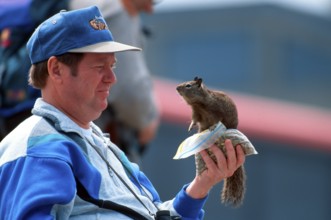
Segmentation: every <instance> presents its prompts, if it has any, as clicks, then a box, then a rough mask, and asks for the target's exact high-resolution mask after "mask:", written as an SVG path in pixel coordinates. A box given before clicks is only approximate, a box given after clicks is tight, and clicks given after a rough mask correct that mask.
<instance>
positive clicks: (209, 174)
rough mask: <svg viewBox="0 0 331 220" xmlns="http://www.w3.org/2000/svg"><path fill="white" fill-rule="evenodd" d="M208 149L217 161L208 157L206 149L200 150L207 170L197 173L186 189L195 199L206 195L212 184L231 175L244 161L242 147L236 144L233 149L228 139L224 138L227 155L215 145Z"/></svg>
mask: <svg viewBox="0 0 331 220" xmlns="http://www.w3.org/2000/svg"><path fill="white" fill-rule="evenodd" d="M209 149H210V150H211V151H212V152H213V153H214V155H215V157H216V159H217V162H216V163H215V162H214V161H213V160H212V159H211V158H210V157H209V155H208V153H207V152H206V150H203V151H201V152H200V154H201V157H202V158H203V160H204V162H205V163H206V167H207V170H205V171H204V172H202V173H201V175H197V176H196V177H195V178H194V180H193V181H192V182H191V184H190V185H189V186H188V187H187V189H186V192H187V194H188V195H190V196H191V197H192V198H195V199H201V198H204V197H206V196H207V194H208V192H209V191H210V189H211V188H212V187H213V186H214V185H216V184H217V183H219V182H221V181H222V180H223V179H225V178H228V177H230V176H232V175H233V173H234V172H235V171H236V170H237V169H238V168H239V167H240V166H241V165H243V163H244V162H245V153H244V151H243V149H242V147H241V146H240V145H237V146H236V150H234V147H233V146H232V143H231V141H230V140H225V149H226V152H227V157H225V155H224V154H223V152H222V151H221V150H220V149H219V148H218V147H217V146H216V145H213V146H212V147H210V148H209Z"/></svg>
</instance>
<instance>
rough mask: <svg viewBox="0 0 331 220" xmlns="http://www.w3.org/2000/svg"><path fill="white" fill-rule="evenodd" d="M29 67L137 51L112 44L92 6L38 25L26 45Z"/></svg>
mask: <svg viewBox="0 0 331 220" xmlns="http://www.w3.org/2000/svg"><path fill="white" fill-rule="evenodd" d="M27 49H28V52H29V57H30V60H31V63H32V64H35V63H38V62H41V61H45V60H48V58H50V57H51V56H57V55H61V54H65V53H68V52H71V53H115V52H120V51H128V50H136V51H137V50H141V49H140V48H137V47H133V46H130V45H126V44H122V43H118V42H115V41H114V39H113V36H112V34H111V32H110V30H109V29H108V26H107V24H106V22H105V19H104V18H103V17H102V15H101V12H100V10H99V9H98V8H97V7H96V6H91V7H88V8H83V9H78V10H73V11H64V10H63V11H61V12H59V13H57V14H55V15H54V16H52V17H50V18H49V19H47V20H46V21H44V22H43V23H41V24H40V25H39V26H38V27H37V28H36V30H35V31H34V32H33V34H32V36H31V37H30V39H29V41H28V43H27Z"/></svg>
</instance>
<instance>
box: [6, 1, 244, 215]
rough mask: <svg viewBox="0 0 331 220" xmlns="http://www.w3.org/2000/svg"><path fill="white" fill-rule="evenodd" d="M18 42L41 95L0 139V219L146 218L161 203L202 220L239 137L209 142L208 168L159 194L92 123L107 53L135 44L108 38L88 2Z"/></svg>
mask: <svg viewBox="0 0 331 220" xmlns="http://www.w3.org/2000/svg"><path fill="white" fill-rule="evenodd" d="M27 48H28V51H29V56H30V59H31V63H32V67H31V69H30V83H31V84H32V85H33V86H34V87H36V88H39V89H41V94H42V98H40V99H38V100H37V101H36V103H35V106H34V108H33V110H32V113H33V116H31V117H30V118H28V119H26V120H25V121H24V122H22V123H21V124H20V125H19V126H18V127H17V128H16V129H14V130H13V131H12V132H11V133H10V134H9V135H8V136H7V137H6V138H5V139H4V140H3V141H2V142H1V144H0V186H1V187H0V191H1V192H0V219H69V218H70V219H84V220H85V219H154V217H155V215H156V214H163V213H164V212H162V211H160V210H169V211H170V213H171V215H172V216H181V218H182V219H202V218H203V215H204V211H203V209H202V207H203V204H204V202H205V201H206V199H207V196H208V192H209V190H210V189H211V188H212V187H213V186H214V185H215V184H217V183H219V182H220V181H221V180H223V179H224V178H226V177H229V176H231V175H232V174H233V172H234V171H235V170H236V169H237V168H238V167H239V166H241V165H242V164H243V163H244V159H245V157H244V153H243V151H242V149H241V147H240V146H237V147H236V151H235V150H234V148H233V146H232V145H231V142H230V141H227V142H226V149H227V154H228V155H227V159H226V158H225V156H224V154H223V153H222V152H221V151H220V150H219V149H218V148H217V147H215V146H212V147H211V150H212V151H213V152H214V154H215V156H216V158H217V163H214V162H213V160H212V159H211V158H210V157H209V156H208V154H207V153H206V152H205V151H202V152H200V153H201V156H202V158H203V159H204V161H205V162H206V166H207V168H208V170H206V171H205V172H203V173H202V174H201V175H200V176H196V177H195V178H194V179H193V181H192V182H191V183H189V184H187V185H184V187H183V188H182V189H181V190H180V191H179V192H178V193H177V195H176V196H175V197H174V198H173V199H172V200H169V201H166V202H161V200H160V198H159V196H158V193H157V191H156V190H155V188H154V187H153V185H152V184H151V182H150V181H149V180H148V178H147V177H146V176H145V175H144V174H143V173H142V172H141V171H140V170H139V167H138V166H137V165H135V164H133V163H130V162H129V161H128V160H127V157H126V156H125V154H124V153H123V152H122V151H120V150H119V149H118V148H117V147H116V146H115V145H114V144H112V143H111V142H110V141H109V138H108V137H107V136H105V135H104V134H102V132H101V130H100V129H99V128H98V127H97V126H96V125H95V124H94V123H93V122H92V121H93V120H95V119H96V118H98V117H99V116H100V114H101V112H102V111H103V110H104V109H105V108H106V107H107V97H108V94H109V89H110V87H111V86H112V85H113V84H114V83H115V82H116V77H115V74H114V71H113V70H114V68H115V65H116V58H115V54H114V53H115V52H120V51H126V50H139V49H138V48H135V47H132V46H129V45H125V44H120V43H117V42H115V41H113V38H112V35H111V33H110V31H109V30H108V29H107V25H106V24H105V21H104V19H103V17H102V16H101V14H100V11H99V10H98V8H97V7H95V6H93V7H89V8H84V9H80V10H76V11H69V12H64V11H63V12H60V13H58V14H56V15H54V16H53V17H51V18H49V19H48V20H46V21H45V22H43V23H42V24H41V25H40V26H39V27H38V28H37V29H36V30H35V32H34V33H33V35H32V36H31V38H30V39H29V41H28V44H27ZM166 214H167V212H166ZM169 218H170V217H169ZM156 219H157V218H156Z"/></svg>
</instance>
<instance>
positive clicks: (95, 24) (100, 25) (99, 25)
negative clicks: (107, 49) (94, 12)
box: [90, 17, 108, 30]
mask: <svg viewBox="0 0 331 220" xmlns="http://www.w3.org/2000/svg"><path fill="white" fill-rule="evenodd" d="M90 25H91V26H92V28H93V29H95V30H106V29H108V27H107V25H106V24H105V22H104V21H103V20H102V19H100V18H97V17H96V18H94V19H92V20H90Z"/></svg>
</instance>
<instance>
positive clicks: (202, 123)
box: [176, 77, 246, 207]
mask: <svg viewBox="0 0 331 220" xmlns="http://www.w3.org/2000/svg"><path fill="white" fill-rule="evenodd" d="M176 89H177V91H178V93H179V94H180V95H181V96H182V97H183V98H184V100H185V101H186V102H187V104H189V105H190V106H191V108H192V122H191V125H190V127H189V130H191V129H192V127H193V126H198V132H201V131H204V130H206V129H210V128H212V126H213V125H215V124H217V123H218V122H219V121H221V122H222V123H223V124H224V126H225V127H226V128H227V129H230V128H233V129H236V128H237V126H238V112H237V108H236V105H235V103H234V102H233V100H232V99H231V98H230V97H229V96H228V95H227V94H225V93H224V92H222V91H214V90H209V89H208V88H207V87H206V86H205V85H204V84H203V83H202V79H201V78H198V77H195V78H194V80H193V81H188V82H184V83H181V84H179V85H178V86H177V88H176ZM216 145H217V146H219V147H220V149H222V151H223V152H224V154H225V155H226V152H225V148H224V141H222V140H221V138H220V140H219V141H217V142H216ZM209 154H210V155H211V157H212V158H213V159H214V160H216V159H215V156H214V155H212V153H211V152H209ZM195 160H196V165H197V172H198V174H200V173H201V172H202V171H203V170H204V169H206V168H204V169H203V170H201V165H200V164H201V163H204V162H203V160H202V158H201V156H200V154H196V156H195ZM199 166H200V167H199ZM245 182H246V173H245V169H244V166H243V165H242V166H241V167H239V168H238V169H237V170H236V171H235V173H234V174H233V176H231V177H229V178H226V179H225V180H224V185H223V189H222V193H221V201H222V203H225V204H231V205H233V206H234V207H238V206H240V205H241V204H242V202H243V199H244V194H245V191H246V187H245Z"/></svg>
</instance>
